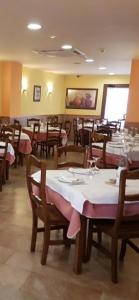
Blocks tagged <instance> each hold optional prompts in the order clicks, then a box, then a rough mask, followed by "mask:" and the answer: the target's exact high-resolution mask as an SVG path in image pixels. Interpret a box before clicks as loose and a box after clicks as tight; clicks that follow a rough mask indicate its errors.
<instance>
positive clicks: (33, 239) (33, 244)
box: [30, 215, 38, 252]
mask: <svg viewBox="0 0 139 300" xmlns="http://www.w3.org/2000/svg"><path fill="white" fill-rule="evenodd" d="M37 226H38V218H37V216H35V215H34V216H33V224H32V237H31V247H30V251H31V252H35V248H36V239H37Z"/></svg>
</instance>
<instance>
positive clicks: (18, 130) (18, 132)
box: [10, 124, 22, 150]
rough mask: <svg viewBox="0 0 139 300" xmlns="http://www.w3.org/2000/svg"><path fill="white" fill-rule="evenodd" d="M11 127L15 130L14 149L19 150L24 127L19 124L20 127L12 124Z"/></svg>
mask: <svg viewBox="0 0 139 300" xmlns="http://www.w3.org/2000/svg"><path fill="white" fill-rule="evenodd" d="M10 127H11V128H12V129H13V130H14V136H13V146H14V149H15V150H18V148H19V143H20V137H21V129H22V126H21V125H20V124H18V125H15V124H12V125H10Z"/></svg>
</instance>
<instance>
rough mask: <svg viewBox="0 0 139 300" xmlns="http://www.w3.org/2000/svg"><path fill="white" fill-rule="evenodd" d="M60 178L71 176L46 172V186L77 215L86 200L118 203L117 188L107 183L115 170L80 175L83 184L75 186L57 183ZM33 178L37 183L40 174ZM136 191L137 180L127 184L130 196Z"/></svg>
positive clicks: (95, 202)
mask: <svg viewBox="0 0 139 300" xmlns="http://www.w3.org/2000/svg"><path fill="white" fill-rule="evenodd" d="M61 176H64V177H65V178H67V177H68V178H69V177H70V178H71V176H72V175H71V173H69V171H67V170H49V171H47V173H46V185H47V186H48V187H50V188H51V189H52V190H54V191H55V192H57V193H58V194H60V195H61V196H63V197H64V198H65V199H66V200H67V201H69V202H70V203H71V206H72V207H73V208H74V209H76V210H77V211H78V212H79V213H82V212H83V205H84V203H85V201H86V200H88V201H89V202H90V203H92V204H116V203H117V202H118V193H119V188H118V186H116V185H112V184H111V183H109V179H111V178H115V176H116V170H106V169H105V170H100V171H99V172H98V174H97V175H92V176H90V175H80V178H82V179H83V180H84V183H82V184H77V185H75V184H71V183H63V182H61V181H59V180H58V178H59V177H61ZM33 177H34V178H35V179H36V180H38V181H39V180H40V172H36V173H35V174H34V175H33ZM77 177H79V175H77ZM77 177H76V178H77ZM138 190H139V180H137V181H136V182H135V181H134V182H132V183H131V182H130V183H129V182H128V184H127V192H128V193H131V194H132V193H134V192H136V191H138Z"/></svg>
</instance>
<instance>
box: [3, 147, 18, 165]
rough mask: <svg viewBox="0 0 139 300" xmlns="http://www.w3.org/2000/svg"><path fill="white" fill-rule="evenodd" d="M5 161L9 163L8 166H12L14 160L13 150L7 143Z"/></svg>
mask: <svg viewBox="0 0 139 300" xmlns="http://www.w3.org/2000/svg"><path fill="white" fill-rule="evenodd" d="M0 143H1V144H3V143H4V142H0ZM2 155H3V151H2V150H1V152H0V156H2ZM6 160H7V161H8V162H9V164H10V165H12V164H13V162H14V160H15V153H14V149H13V146H12V145H11V144H10V143H8V149H7V155H6Z"/></svg>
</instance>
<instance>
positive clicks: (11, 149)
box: [0, 142, 14, 156]
mask: <svg viewBox="0 0 139 300" xmlns="http://www.w3.org/2000/svg"><path fill="white" fill-rule="evenodd" d="M0 145H1V146H5V142H0ZM7 152H8V153H10V154H11V155H13V156H14V149H13V146H12V145H11V144H10V143H8V149H7ZM3 153H4V149H0V154H3Z"/></svg>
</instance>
